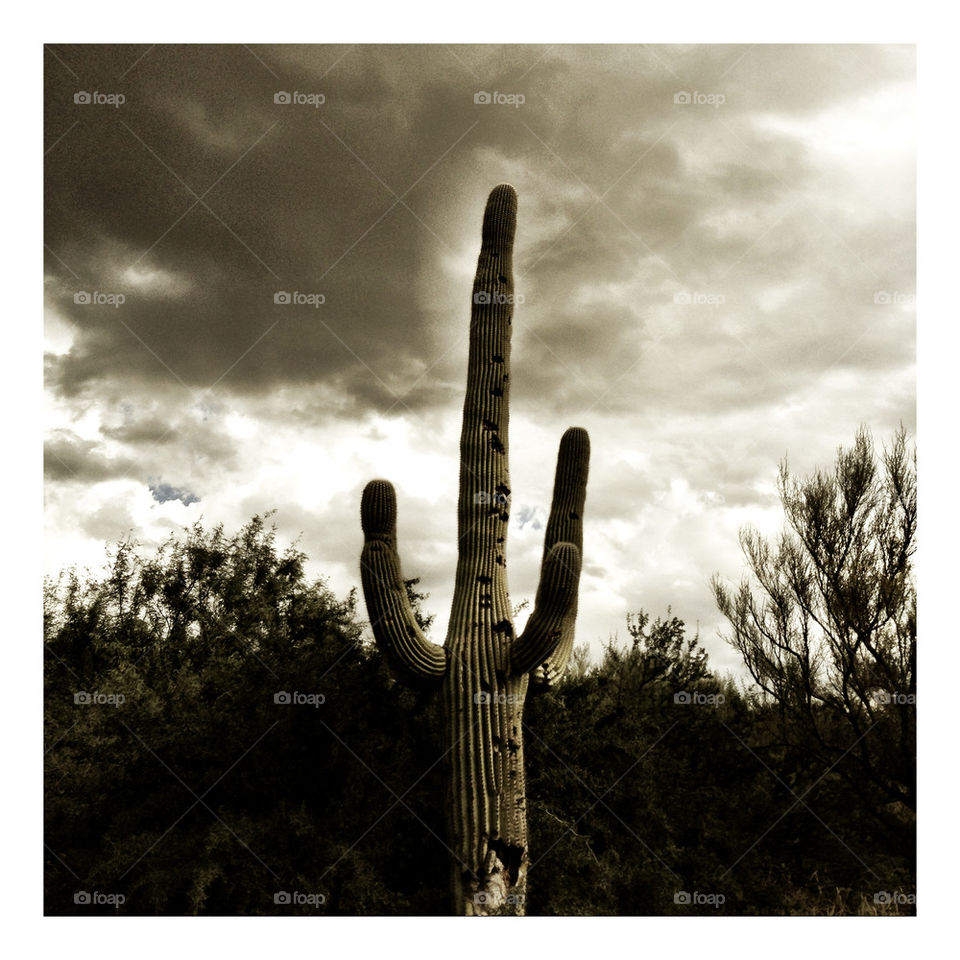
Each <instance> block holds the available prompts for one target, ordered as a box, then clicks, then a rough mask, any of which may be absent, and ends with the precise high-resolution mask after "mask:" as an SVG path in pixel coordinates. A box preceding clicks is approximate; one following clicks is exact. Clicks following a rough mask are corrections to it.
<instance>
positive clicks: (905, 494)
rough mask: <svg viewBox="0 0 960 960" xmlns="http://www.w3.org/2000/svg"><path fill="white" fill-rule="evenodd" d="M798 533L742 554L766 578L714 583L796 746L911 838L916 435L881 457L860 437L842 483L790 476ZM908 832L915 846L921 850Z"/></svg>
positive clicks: (829, 477)
mask: <svg viewBox="0 0 960 960" xmlns="http://www.w3.org/2000/svg"><path fill="white" fill-rule="evenodd" d="M779 492H780V499H781V501H782V503H783V508H784V512H785V514H786V519H787V523H788V528H787V529H785V530H784V532H783V533H782V534H781V536H780V537H779V540H778V541H777V542H776V544H771V543H770V542H768V541H767V540H766V539H765V538H763V537H761V536H760V535H759V534H758V533H757V532H756V531H755V530H750V529H746V530H744V531H742V533H741V537H740V541H741V544H742V547H743V550H744V553H745V555H746V558H747V561H748V563H749V566H750V570H751V572H752V575H753V580H752V582H751V581H750V580H744V581H743V582H742V583H741V584H740V586H739V588H738V589H735V590H731V589H729V588H728V587H727V586H725V585H724V584H723V583H722V582H721V581H720V580H719V578H718V577H716V576H715V577H714V578H713V581H712V585H713V590H714V594H715V596H716V601H717V604H718V606H719V608H720V610H721V612H722V613H723V614H724V616H725V617H727V619H728V620H729V621H730V624H731V626H732V628H733V630H732V634H731V635H730V636H729V637H728V640H729V641H730V642H731V643H732V644H733V645H734V646H735V647H736V649H737V650H739V651H740V653H741V654H742V656H743V659H744V663H745V664H746V666H747V669H748V670H749V672H750V675H751V677H752V679H753V681H754V682H755V683H756V685H757V686H758V687H759V688H760V690H761V691H762V692H763V697H764V700H765V701H766V702H767V703H768V704H769V705H770V706H771V709H772V711H773V715H774V716H775V717H776V724H775V726H776V729H777V732H778V734H779V736H780V738H781V741H782V743H783V744H784V745H786V746H789V747H791V748H800V749H802V750H803V751H805V752H806V753H807V754H808V755H809V756H810V757H811V758H813V760H814V761H815V763H816V764H817V766H818V767H819V771H820V773H821V774H822V773H823V772H824V771H828V772H829V773H830V774H831V775H834V776H835V775H839V776H840V777H842V778H844V780H845V781H846V782H847V784H848V785H849V786H850V787H851V788H852V789H853V790H854V791H855V792H856V794H857V796H858V797H859V799H860V801H861V802H862V803H863V804H864V805H865V808H866V809H867V810H869V811H870V812H871V814H872V815H873V816H874V817H875V818H876V819H877V820H878V821H879V822H880V823H881V824H882V825H883V826H884V827H885V828H886V829H887V830H890V831H892V832H893V833H895V834H898V835H900V836H901V838H902V839H904V842H907V843H909V842H910V841H909V839H906V838H905V837H904V829H903V828H905V827H907V828H909V824H910V821H911V820H912V811H913V810H915V807H916V770H915V768H916V744H915V741H916V721H915V707H914V704H915V702H916V639H917V622H916V602H917V598H916V586H915V582H914V577H913V566H912V558H913V555H914V551H915V548H916V529H917V480H916V463H915V455H911V454H910V453H909V452H908V449H907V438H906V434H905V432H904V431H903V429H902V428H901V430H900V431H899V432H898V433H897V434H896V435H895V437H894V439H893V442H892V444H891V446H890V447H889V449H886V450H885V451H884V452H883V454H882V456H881V457H879V459H878V457H877V456H876V454H875V452H874V448H873V444H872V441H871V438H870V435H869V433H868V432H867V431H866V429H861V430H860V431H859V432H858V433H857V437H856V440H855V442H854V444H853V446H852V447H851V448H850V449H844V448H841V449H840V450H839V452H838V456H837V460H836V463H835V465H834V467H833V469H832V470H831V471H829V472H828V471H824V470H817V471H816V472H815V473H814V474H813V475H812V476H810V477H807V478H805V479H802V480H796V479H794V478H793V477H792V476H791V474H790V472H789V469H788V466H787V463H786V461H784V462H783V463H782V464H781V467H780V478H779ZM909 835H910V834H909V829H907V831H906V837H907V838H908V837H909Z"/></svg>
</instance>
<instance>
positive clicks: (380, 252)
mask: <svg viewBox="0 0 960 960" xmlns="http://www.w3.org/2000/svg"><path fill="white" fill-rule="evenodd" d="M54 54H55V55H54ZM138 58H139V59H138ZM908 60H909V58H907V57H904V56H902V55H901V54H900V53H898V51H897V49H896V48H893V49H891V50H888V49H879V48H871V49H866V50H864V49H859V50H854V49H853V48H847V49H843V48H832V47H817V48H801V47H790V48H762V47H754V48H750V49H748V48H746V47H743V48H729V47H711V48H703V47H693V48H685V47H669V48H666V47H653V48H642V47H549V48H548V47H496V48H485V47H455V48H447V47H440V46H435V47H424V48H414V47H374V46H358V47H352V48H350V47H304V48H297V47H286V46H282V47H257V48H255V49H247V48H245V47H243V46H239V45H238V46H215V47H205V46H189V47H188V46H184V47H176V46H162V45H161V46H157V47H155V48H153V49H151V50H149V51H147V50H146V48H145V47H136V46H130V47H125V46H113V47H97V46H86V47H69V46H64V47H60V46H58V47H55V48H54V50H53V51H50V52H48V54H47V95H46V98H47V110H46V138H47V147H48V150H49V152H48V155H47V157H46V165H47V166H46V175H47V198H46V218H47V243H48V247H49V250H50V253H49V254H48V260H47V269H48V273H49V274H50V275H51V276H52V278H53V280H54V282H53V283H51V284H50V298H51V301H52V306H53V308H54V309H55V311H56V312H57V313H58V314H59V315H61V316H63V317H64V318H66V319H67V321H68V322H69V323H70V324H71V326H72V331H73V334H74V341H73V345H72V347H71V348H70V350H69V352H67V353H65V354H64V355H63V356H61V357H59V358H56V359H54V360H53V361H52V362H51V367H50V382H51V384H52V385H53V386H54V387H55V389H56V390H57V391H58V392H59V393H60V394H62V395H66V396H71V395H78V394H82V393H85V392H89V391H94V392H96V391H97V390H102V389H104V384H107V383H112V384H119V383H125V384H136V385H137V389H139V390H143V391H148V390H149V386H150V384H151V383H158V384H159V383H177V382H179V383H180V384H181V385H184V386H186V387H189V388H194V389H196V388H207V387H210V386H211V385H213V384H217V385H218V387H219V389H221V390H227V391H233V392H238V393H249V392H256V393H262V392H264V391H268V390H272V389H275V388H277V387H278V386H281V385H298V384H299V385H310V384H316V383H323V384H324V385H326V387H327V388H328V389H333V390H335V391H336V392H337V393H338V394H339V395H341V396H342V398H343V403H342V405H341V407H340V409H341V411H343V410H346V411H350V410H352V411H353V412H354V413H360V412H362V411H363V410H364V409H370V408H372V409H377V410H380V411H387V410H393V411H394V412H402V411H403V410H404V409H417V408H422V407H425V406H426V407H430V406H435V405H437V404H441V403H444V402H448V401H449V400H450V399H451V398H452V397H453V396H454V395H455V392H456V390H457V389H458V388H457V387H455V386H454V383H455V382H456V381H457V380H458V379H459V375H460V373H461V372H462V371H461V367H462V362H463V361H462V356H461V354H462V352H463V350H462V349H461V348H460V347H459V346H458V343H459V341H460V340H462V331H461V326H462V325H463V324H464V323H465V320H466V316H467V310H468V305H467V304H466V298H467V295H468V291H469V279H467V280H466V282H465V283H464V284H463V289H454V290H450V289H446V286H449V282H448V280H446V286H445V285H444V281H445V278H444V277H443V276H442V275H441V273H440V271H439V270H438V266H437V265H438V262H439V261H440V260H441V259H442V258H443V257H450V256H461V255H465V256H467V257H468V258H470V257H475V255H476V249H475V248H476V241H477V236H476V234H477V232H478V224H479V217H480V211H481V209H482V203H483V199H484V197H485V194H486V191H487V190H488V189H489V188H490V187H491V186H492V185H493V183H495V182H496V181H497V180H498V179H506V178H510V179H511V180H513V181H514V182H515V183H516V185H517V187H518V190H519V192H520V196H521V203H522V217H521V226H520V235H519V237H518V249H517V270H518V273H519V274H520V275H521V279H520V282H519V284H518V289H519V288H522V289H524V290H525V291H526V295H527V297H528V301H527V305H526V306H525V308H524V309H525V322H526V323H527V324H529V326H530V329H531V330H532V331H535V332H536V334H537V335H538V337H539V338H540V339H539V340H538V339H532V340H531V342H530V343H529V344H528V346H529V349H530V353H529V354H528V359H529V361H530V366H531V368H532V369H533V370H537V369H541V370H542V369H544V368H546V367H547V366H548V364H547V363H546V362H545V361H546V360H548V359H551V355H552V358H553V363H552V365H553V366H554V367H556V365H557V363H560V364H566V365H567V367H568V368H569V371H570V373H571V375H570V376H569V377H565V378H564V377H561V378H559V379H557V378H555V380H556V382H554V383H553V385H552V386H550V387H549V389H550V391H551V392H556V393H558V394H559V395H561V396H562V395H564V394H565V395H566V399H568V400H569V401H570V402H571V403H582V402H583V401H584V400H585V399H589V398H595V397H596V396H597V395H598V394H600V393H603V392H604V391H605V390H606V387H607V385H608V382H609V378H610V375H611V373H612V374H613V375H614V376H616V375H618V374H621V373H623V370H614V371H610V370H609V369H608V363H609V357H610V356H611V355H615V356H617V357H620V358H623V360H624V364H623V367H624V369H626V368H627V367H628V365H629V363H631V362H635V361H636V360H637V359H638V358H640V357H642V355H643V351H644V349H645V346H644V343H643V334H644V329H645V324H646V322H647V315H648V314H649V313H650V312H651V311H654V310H660V311H661V312H662V311H664V310H666V311H670V312H672V313H673V314H676V313H677V311H672V309H671V305H672V300H671V297H672V296H673V294H674V293H675V292H676V291H677V290H680V289H684V288H686V287H692V288H693V289H695V290H696V289H699V288H700V287H701V286H703V285H704V284H706V285H707V286H709V285H710V284H714V285H715V284H716V282H717V278H718V277H719V276H721V275H723V274H725V272H726V271H727V270H729V271H732V272H730V273H729V275H728V279H727V281H726V283H727V287H728V288H733V287H735V286H738V285H739V284H740V280H741V278H740V276H739V275H738V274H737V269H738V266H739V267H741V268H744V269H751V270H752V269H753V268H755V267H756V268H759V274H758V273H752V274H751V276H750V283H751V284H756V283H759V282H763V281H764V280H765V279H766V280H768V281H771V282H777V281H778V280H779V279H781V278H782V276H783V273H784V271H783V265H784V259H783V257H784V255H788V256H789V254H790V252H791V251H790V245H794V246H798V247H799V249H797V250H794V251H793V252H794V253H797V254H803V253H805V252H806V239H805V238H803V237H801V238H800V239H799V240H797V239H796V238H795V237H793V235H792V234H791V231H789V230H784V231H781V234H780V236H779V237H777V235H776V234H775V233H774V234H773V235H771V236H770V238H769V244H766V243H765V246H764V248H762V249H760V250H758V249H756V248H755V247H754V244H755V243H756V238H757V235H758V233H760V232H762V231H764V230H766V229H769V228H770V226H771V223H772V222H773V221H774V219H775V218H776V217H777V216H779V215H781V213H782V210H781V209H780V207H781V205H782V204H783V203H784V202H785V201H786V200H787V199H789V198H790V197H791V196H793V195H796V194H797V192H798V191H802V190H803V189H804V188H805V187H806V185H807V183H808V181H809V178H810V170H809V168H808V165H807V158H806V156H805V152H804V148H803V146H802V145H801V144H800V143H799V141H797V140H796V139H791V138H790V137H789V136H786V135H776V134H773V133H770V132H764V131H762V130H757V129H755V128H754V127H755V125H753V124H752V123H750V122H747V119H745V118H749V117H752V116H754V115H756V114H762V113H763V112H764V111H774V110H775V111H777V112H779V113H784V112H786V113H788V114H792V115H796V116H799V117H803V116H806V115H808V114H811V113H813V112H815V111H817V110H818V109H820V108H821V107H822V106H823V105H824V104H826V103H829V102H833V101H836V100H837V99H842V98H844V97H852V96H856V95H858V94H859V93H862V92H864V91H866V90H869V89H871V87H872V86H875V85H876V83H877V76H878V74H879V75H881V76H882V77H883V78H886V79H889V78H891V77H893V78H898V77H901V76H906V75H907V73H908V71H909V69H910V64H909V62H908ZM61 61H63V62H61ZM64 64H66V65H68V66H69V68H70V70H72V71H74V72H75V74H76V75H77V76H74V75H72V74H71V73H70V72H69V70H68V69H67V68H66V67H65V66H64ZM828 68H829V69H828ZM78 89H81V90H86V91H98V92H101V93H112V92H118V93H122V94H123V96H124V97H125V102H124V103H123V104H122V105H121V106H119V107H116V108H114V107H112V106H107V105H97V104H86V105H77V104H75V103H74V94H75V92H76V91H77V90H78ZM477 90H498V91H501V92H508V93H511V92H515V93H520V94H522V95H523V96H524V98H525V102H524V104H523V106H522V107H521V108H518V109H514V108H512V107H506V106H496V105H487V106H483V105H477V104H475V103H474V102H473V94H474V93H475V92H476V91H477ZM278 91H285V92H288V93H290V94H291V95H292V94H293V93H295V92H296V93H299V94H304V95H307V96H310V95H315V94H322V95H323V97H324V98H325V99H324V102H323V104H322V106H320V107H318V108H314V107H312V106H310V105H308V104H294V103H291V104H276V103H274V95H275V94H276V93H277V92H278ZM678 91H690V92H696V91H702V92H704V93H707V94H711V93H721V94H722V95H723V96H724V98H725V102H724V103H723V106H722V108H718V109H714V108H712V107H699V106H690V107H678V106H677V105H676V104H675V103H674V95H675V94H676V93H677V92H678ZM693 158H699V162H698V164H697V167H696V169H694V168H692V166H691V162H692V159H693ZM411 187H412V189H409V192H406V191H407V190H408V188H411ZM398 197H399V198H400V201H399V202H397V201H398ZM731 209H734V210H736V209H742V210H745V211H746V213H747V214H749V218H750V219H749V221H748V222H746V223H745V224H744V225H743V227H742V229H739V230H734V231H730V230H725V231H721V232H717V231H716V229H715V228H714V227H711V221H712V218H716V217H720V216H722V215H723V214H724V213H725V212H726V211H729V210H731ZM882 226H883V225H881V227H882ZM871 236H872V237H873V242H874V243H876V244H878V245H880V244H883V243H884V242H886V239H887V237H886V234H885V232H884V230H883V229H880V230H874V231H873V232H872V234H871ZM865 240H866V241H867V242H869V241H870V238H869V237H868V238H865ZM745 259H746V264H744V260H745ZM764 271H766V277H764ZM872 282H873V281H872ZM877 282H879V281H876V282H873V286H874V287H875V286H876V283H877ZM631 284H632V285H633V288H632V289H630V290H629V292H628V294H627V295H626V297H625V295H624V293H623V292H622V291H619V290H618V288H620V287H623V286H624V285H626V286H629V285H631ZM587 288H591V289H593V290H599V291H603V290H605V289H606V290H610V291H611V292H610V293H609V295H607V296H603V295H600V296H598V297H595V299H594V301H593V302H592V303H587V304H584V303H583V302H582V301H583V292H584V290H585V289H587ZM870 289H872V287H871V288H870ZM78 293H89V294H93V293H100V294H103V295H107V296H109V295H111V294H113V295H115V294H121V295H122V296H123V297H124V298H125V299H124V301H123V302H122V303H120V304H115V303H110V302H107V303H96V302H88V303H84V302H79V303H78V302H75V300H76V295H77V294H78ZM282 293H287V294H290V298H289V299H290V300H294V299H296V297H295V295H296V294H301V295H302V296H301V297H300V299H301V301H302V302H301V303H299V304H298V303H294V302H290V303H284V302H275V300H276V299H277V294H282ZM744 295H745V296H749V290H746V291H745V292H744ZM304 296H306V297H311V296H312V297H313V298H314V299H313V301H312V302H311V301H309V300H305V301H304V300H303V297H304ZM321 297H322V302H320V298H321ZM81 299H82V298H81ZM280 299H281V300H283V297H281V298H280ZM734 308H736V309H737V310H741V311H746V312H747V313H749V310H750V304H749V303H739V304H735V305H731V307H730V308H729V309H730V310H732V309H734ZM680 322H682V318H681V320H680ZM719 336H720V342H719V345H717V350H718V353H719V355H720V356H723V354H724V351H725V346H724V343H723V336H722V334H721V335H719ZM558 340H559V341H561V342H560V343H558V342H556V341H558ZM731 350H732V352H733V353H736V350H735V349H734V348H733V346H732V345H731ZM730 362H732V363H735V362H736V361H735V360H734V359H733V357H732V355H731V360H730ZM754 366H756V365H754ZM428 368H432V369H430V373H429V376H423V374H424V373H425V371H427V369H428ZM408 372H409V373H408ZM759 375H760V376H761V378H762V376H763V374H762V373H760V374H759ZM800 375H805V372H798V373H797V376H800ZM788 379H789V377H788ZM547 386H548V385H547V384H546V383H543V382H539V381H538V380H537V379H536V378H535V377H530V378H529V379H528V380H527V388H526V389H528V390H530V391H537V393H540V394H542V391H543V389H544V388H545V387H547ZM769 387H770V384H769V383H758V384H748V385H747V386H746V390H745V395H746V396H749V395H750V393H751V392H757V393H758V394H762V395H767V393H768V389H769ZM521 389H524V388H522V387H521ZM398 398H400V402H399V403H398ZM614 399H616V395H615V396H614ZM604 402H605V403H607V404H608V405H609V403H610V402H611V398H610V397H606V398H605V399H604Z"/></svg>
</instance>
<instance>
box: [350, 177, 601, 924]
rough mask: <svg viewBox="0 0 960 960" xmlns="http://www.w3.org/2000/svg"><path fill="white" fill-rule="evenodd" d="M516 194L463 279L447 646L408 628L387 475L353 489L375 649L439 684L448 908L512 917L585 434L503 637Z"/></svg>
mask: <svg viewBox="0 0 960 960" xmlns="http://www.w3.org/2000/svg"><path fill="white" fill-rule="evenodd" d="M516 219H517V196H516V192H515V191H514V189H513V187H511V186H509V185H507V184H501V185H500V186H498V187H496V188H495V189H494V190H493V192H492V193H491V194H490V196H489V198H488V200H487V206H486V211H485V213H484V218H483V232H482V242H481V248H480V257H479V262H478V264H477V273H476V278H475V280H474V284H473V308H472V313H471V320H470V353H469V361H468V369H467V392H466V399H465V401H464V405H463V427H462V431H461V435H460V485H459V500H458V507H457V533H458V538H459V540H458V545H459V553H458V561H457V572H456V582H455V588H454V596H453V606H452V610H451V614H450V623H449V628H448V631H447V638H446V643H445V644H444V646H443V647H439V646H437V645H435V644H432V643H430V642H428V641H427V639H426V638H425V637H424V636H423V634H422V632H421V631H420V630H419V628H418V627H417V624H416V620H415V619H414V616H413V611H412V610H411V608H410V604H409V602H408V600H407V596H406V591H405V588H404V581H403V575H402V573H401V569H400V560H399V556H398V553H397V543H396V494H395V493H394V489H393V486H392V485H391V484H390V483H389V482H388V481H386V480H372V481H371V482H370V483H368V484H367V486H366V488H365V489H364V491H363V498H362V502H361V522H362V526H363V532H364V540H365V543H364V547H363V554H362V556H361V577H362V582H363V591H364V596H365V598H366V602H367V609H368V611H369V614H370V618H371V624H372V627H373V631H374V636H375V637H376V640H377V643H378V645H379V646H380V648H381V649H382V650H383V652H384V654H385V656H386V658H387V660H388V662H389V664H390V666H391V668H392V670H393V672H394V674H395V676H396V677H397V678H398V679H399V680H401V681H402V682H405V683H407V684H409V685H411V686H415V687H419V688H424V687H435V688H437V689H439V691H440V696H441V701H442V707H443V723H444V748H445V770H446V798H445V799H446V817H447V831H448V844H449V848H450V852H451V892H452V897H453V910H454V912H455V913H456V914H460V915H467V916H471V915H487V914H503V913H513V914H522V913H523V912H524V911H523V904H524V894H525V882H526V870H527V864H528V850H527V818H526V799H525V783H524V762H523V704H524V700H525V697H526V695H527V691H528V687H529V686H530V684H531V682H532V683H533V686H534V687H543V686H549V684H550V683H552V682H554V681H556V679H557V678H559V677H560V675H561V674H562V673H563V671H564V669H565V668H566V665H567V661H568V659H569V656H570V652H571V649H572V647H573V630H574V621H575V619H576V612H577V587H578V584H579V579H580V564H581V550H582V537H583V520H582V517H583V504H584V499H585V496H586V482H587V467H588V461H589V455H590V444H589V438H588V436H587V433H586V431H585V430H583V429H581V428H579V427H571V428H570V429H569V430H567V431H566V433H565V434H564V435H563V438H562V440H561V442H560V451H559V455H558V458H557V471H556V479H555V482H554V491H553V504H552V507H551V511H550V519H549V521H548V524H547V532H546V538H545V543H544V551H543V562H542V567H541V572H540V584H539V587H538V588H537V596H536V603H535V607H534V611H533V613H532V614H531V616H530V619H529V621H528V623H527V626H526V628H525V629H524V631H523V633H522V634H521V635H520V636H519V637H515V636H514V629H513V623H512V609H511V605H510V599H509V596H508V592H507V571H506V542H507V524H508V521H509V503H510V473H509V464H508V452H509V442H508V425H509V398H510V333H511V326H512V322H513V239H514V233H515V231H516Z"/></svg>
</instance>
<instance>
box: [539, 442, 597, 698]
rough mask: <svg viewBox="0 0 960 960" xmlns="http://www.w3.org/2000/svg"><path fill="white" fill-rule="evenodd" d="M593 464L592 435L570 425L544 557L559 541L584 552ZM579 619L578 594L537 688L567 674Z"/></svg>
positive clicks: (542, 667) (555, 485)
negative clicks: (586, 508) (584, 511)
mask: <svg viewBox="0 0 960 960" xmlns="http://www.w3.org/2000/svg"><path fill="white" fill-rule="evenodd" d="M589 468H590V437H589V435H588V434H587V431H586V430H584V429H583V427H570V428H569V429H568V430H567V431H566V432H565V433H564V435H563V437H562V439H561V440H560V450H559V453H558V454H557V472H556V477H555V479H554V483H553V503H552V505H551V507H550V519H549V520H548V521H547V532H546V536H545V538H544V542H543V559H544V562H546V559H547V556H548V555H549V553H550V551H551V550H552V549H553V547H554V546H555V545H556V544H558V543H572V544H573V545H574V546H575V547H576V548H577V550H578V551H579V553H580V556H581V557H582V556H583V508H584V504H585V502H586V498H587V475H588V473H589ZM576 620H577V597H576V595H575V596H574V599H573V605H572V606H571V607H570V608H569V610H568V612H567V616H566V617H565V618H564V622H563V625H562V627H561V629H560V642H559V643H558V644H557V647H556V649H555V650H554V651H553V653H551V654H550V656H549V657H548V658H547V659H546V660H545V661H544V662H542V664H541V665H538V666H537V668H536V669H535V670H534V672H533V674H532V676H531V681H532V686H533V689H534V690H543V689H547V688H549V687H551V686H552V685H553V684H555V683H556V682H557V680H559V679H560V677H561V676H563V673H564V671H565V670H566V669H567V664H568V662H569V661H570V654H571V653H572V651H573V637H574V626H575V624H576Z"/></svg>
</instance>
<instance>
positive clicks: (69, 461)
mask: <svg viewBox="0 0 960 960" xmlns="http://www.w3.org/2000/svg"><path fill="white" fill-rule="evenodd" d="M43 472H44V476H46V477H47V478H48V479H49V480H63V481H78V482H83V483H97V482H99V481H101V480H115V479H121V478H126V477H132V476H135V465H134V463H133V461H132V460H130V459H129V458H126V457H123V458H116V459H115V458H111V457H109V456H107V454H106V452H105V451H104V450H103V446H102V444H99V443H97V442H96V441H93V440H84V439H82V438H81V437H79V436H77V435H76V434H75V433H73V432H72V431H70V430H55V431H54V432H53V433H52V434H51V436H50V437H49V438H48V439H47V441H46V443H45V444H44V448H43Z"/></svg>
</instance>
